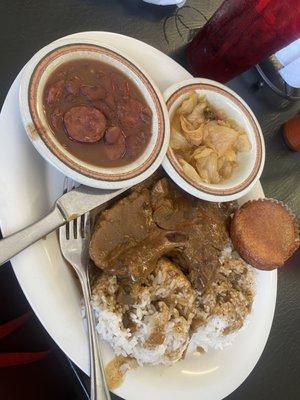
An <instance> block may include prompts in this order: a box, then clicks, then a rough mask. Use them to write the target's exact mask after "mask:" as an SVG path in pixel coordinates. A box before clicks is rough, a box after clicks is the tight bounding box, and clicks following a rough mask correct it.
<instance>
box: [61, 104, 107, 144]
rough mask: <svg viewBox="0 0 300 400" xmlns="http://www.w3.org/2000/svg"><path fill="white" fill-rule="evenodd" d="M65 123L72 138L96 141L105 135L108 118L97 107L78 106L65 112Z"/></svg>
mask: <svg viewBox="0 0 300 400" xmlns="http://www.w3.org/2000/svg"><path fill="white" fill-rule="evenodd" d="M64 124H65V128H66V131H67V134H68V136H69V137H70V139H73V140H76V141H77V142H83V143H94V142H97V141H98V140H100V139H101V138H102V137H103V135H104V132H105V128H106V118H105V116H104V115H103V113H102V112H101V111H99V110H97V108H95V107H87V106H76V107H72V108H70V109H69V110H68V111H67V112H66V113H65V115H64Z"/></svg>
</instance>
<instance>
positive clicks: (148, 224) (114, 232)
mask: <svg viewBox="0 0 300 400" xmlns="http://www.w3.org/2000/svg"><path fill="white" fill-rule="evenodd" d="M225 207H226V206H223V207H221V206H219V204H217V203H206V202H202V201H200V200H197V199H195V198H194V197H192V196H189V195H187V194H186V193H185V192H183V191H182V190H181V189H179V188H178V187H177V186H176V185H175V184H173V183H171V182H170V181H169V180H168V179H167V178H163V179H160V180H158V181H157V182H156V183H155V184H154V186H153V187H152V188H151V189H149V188H143V189H141V190H140V191H136V190H135V191H133V193H131V194H129V195H128V196H126V197H125V198H124V199H122V200H120V201H119V202H117V203H116V204H115V205H113V206H112V207H111V208H109V209H107V210H105V211H103V212H102V213H101V215H100V216H99V218H98V220H97V222H96V226H95V230H94V233H93V235H92V238H91V243H90V256H91V259H92V260H93V261H94V263H95V265H96V266H97V267H99V268H101V269H102V270H104V271H105V272H107V273H109V274H111V275H117V276H118V278H120V279H123V280H127V281H129V282H137V281H141V282H143V280H145V279H146V278H147V276H148V275H149V274H150V273H151V272H152V271H153V269H154V268H155V266H156V264H157V261H158V260H159V259H160V258H161V257H163V256H165V255H169V254H170V255H171V256H172V258H173V259H174V260H176V262H178V263H179V264H180V265H181V266H182V268H183V269H184V270H185V271H186V273H187V274H188V276H189V279H190V280H191V281H192V282H193V284H194V286H195V287H196V288H197V290H200V291H203V290H205V287H206V286H207V285H208V284H209V282H210V281H211V279H212V278H213V276H214V274H215V271H216V269H217V268H218V267H219V265H220V261H219V257H220V254H221V252H222V250H223V248H224V246H225V245H226V243H227V242H228V240H229V236H228V232H227V228H226V223H227V217H228V215H227V212H226V210H225ZM199 242H201V243H202V245H201V246H199Z"/></svg>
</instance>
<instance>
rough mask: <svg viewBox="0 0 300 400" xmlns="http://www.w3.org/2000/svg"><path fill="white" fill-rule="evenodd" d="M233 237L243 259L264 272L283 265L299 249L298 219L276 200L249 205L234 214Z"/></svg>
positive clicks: (249, 202) (250, 202) (262, 200)
mask: <svg viewBox="0 0 300 400" xmlns="http://www.w3.org/2000/svg"><path fill="white" fill-rule="evenodd" d="M230 234H231V239H232V242H233V244H234V247H235V249H236V250H237V251H238V252H239V254H240V256H241V257H242V258H243V259H244V260H245V261H246V262H248V263H249V264H251V265H252V266H253V267H255V268H258V269H263V270H272V269H275V268H279V267H281V266H283V264H284V263H285V262H286V261H287V259H288V258H290V257H291V256H292V254H293V253H294V252H295V251H296V250H297V248H298V247H299V225H298V222H297V220H296V217H295V216H294V215H293V214H292V212H291V211H290V210H289V209H288V208H287V207H286V206H285V205H284V204H283V203H281V202H279V201H277V200H274V199H259V200H252V201H248V202H247V203H245V204H244V205H243V206H242V207H241V208H239V209H238V210H237V211H236V212H235V214H234V217H233V219H232V223H231V228H230Z"/></svg>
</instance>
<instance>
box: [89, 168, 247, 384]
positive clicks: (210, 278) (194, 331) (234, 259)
mask: <svg viewBox="0 0 300 400" xmlns="http://www.w3.org/2000/svg"><path fill="white" fill-rule="evenodd" d="M235 207H236V205H235V204H234V203H223V204H219V203H209V202H205V201H202V200H199V199H197V198H195V197H192V196H190V195H189V194H187V193H185V192H183V191H182V190H181V189H180V188H178V187H177V186H175V185H174V184H173V183H172V182H171V181H170V180H169V179H167V178H165V177H158V176H157V175H156V177H151V178H150V179H149V180H148V181H147V182H143V183H142V184H140V185H138V186H136V187H135V188H133V189H132V190H131V191H130V192H129V193H127V194H126V195H125V196H124V197H123V198H122V199H119V200H117V201H115V202H114V203H113V204H111V205H110V206H109V208H107V209H105V210H101V211H100V213H99V214H98V215H97V216H96V220H95V224H94V228H93V233H92V237H91V241H90V256H91V259H92V261H93V264H95V266H94V268H93V280H92V304H93V308H94V312H95V316H96V321H97V330H98V332H99V334H100V336H101V337H102V338H103V339H104V340H105V341H107V342H108V343H109V344H110V345H111V347H112V348H113V350H114V352H115V354H116V356H122V357H124V358H122V359H121V361H120V362H119V361H118V359H117V360H115V361H113V362H112V363H111V364H110V365H109V368H108V372H107V373H108V374H109V375H110V376H117V377H120V376H121V378H122V379H123V375H124V373H125V372H126V371H127V370H129V369H131V366H130V365H131V364H130V363H131V362H132V361H131V360H136V362H137V363H138V364H139V365H144V364H152V365H153V364H165V365H170V364H173V363H174V362H176V361H178V360H180V359H182V358H183V357H185V356H186V354H188V353H191V352H197V353H200V352H203V351H207V350H208V349H209V348H214V349H221V348H223V347H225V346H227V345H229V344H231V343H232V341H233V340H234V337H235V335H236V331H237V330H238V329H240V328H241V327H242V326H243V325H244V324H245V322H246V320H247V316H248V315H249V314H250V312H251V307H252V302H253V298H254V275H253V269H252V268H251V267H250V266H249V265H247V264H246V263H245V262H244V261H243V260H242V259H241V258H240V257H239V255H238V254H237V253H236V252H235V251H234V249H233V248H232V246H231V242H230V238H229V233H228V226H229V225H228V224H229V220H230V215H231V213H232V211H233V210H234V209H235ZM127 359H128V362H127V361H126V360H127ZM120 363H121V364H120ZM122 379H120V381H122ZM109 381H110V382H111V379H110V378H109ZM112 387H116V386H115V381H113V383H112Z"/></svg>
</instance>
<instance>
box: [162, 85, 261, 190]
mask: <svg viewBox="0 0 300 400" xmlns="http://www.w3.org/2000/svg"><path fill="white" fill-rule="evenodd" d="M197 89H206V90H211V91H214V92H217V93H220V94H223V95H225V97H229V98H230V100H231V101H233V102H234V103H235V104H236V105H238V106H239V108H241V109H242V111H243V112H244V114H246V116H247V119H248V121H249V122H250V124H251V127H252V129H253V131H254V134H255V139H256V143H257V151H256V158H255V164H254V167H253V169H252V171H251V173H250V175H249V176H248V177H247V178H246V179H245V180H244V181H243V182H242V183H240V184H239V185H237V186H234V187H233V188H230V189H210V188H208V187H207V186H205V185H201V184H197V183H196V182H194V181H193V180H192V179H190V178H189V177H188V176H186V175H185V174H184V173H183V171H182V167H181V165H180V164H179V162H178V160H177V157H176V156H175V154H174V152H173V150H172V149H171V148H170V147H169V148H168V152H167V157H168V160H169V161H170V163H171V164H172V166H173V168H174V169H175V170H176V172H177V173H178V174H179V175H180V177H181V178H182V179H184V180H185V181H187V182H188V183H189V184H190V185H191V186H193V187H194V188H195V189H198V190H201V191H202V192H204V193H207V194H215V195H218V196H227V195H231V194H236V193H238V192H241V191H242V190H243V189H245V188H246V187H247V186H249V184H250V183H251V182H252V181H253V180H254V179H255V177H256V175H257V173H258V171H259V168H260V164H261V160H262V142H261V138H260V135H259V130H258V127H257V125H256V123H255V121H254V119H253V117H252V115H251V114H250V113H249V111H248V110H247V108H246V107H245V106H244V105H243V104H242V103H241V102H240V101H239V100H238V99H237V98H236V97H235V96H233V95H232V94H231V93H228V92H227V91H226V90H224V89H222V88H219V87H218V86H214V85H210V84H208V83H194V84H191V85H188V86H184V87H182V88H179V89H178V90H176V92H174V93H173V94H172V95H171V97H170V98H169V99H168V101H167V108H168V111H169V110H170V108H171V107H172V105H173V104H174V102H175V101H176V100H177V99H178V97H179V96H181V95H183V94H185V93H187V92H190V91H191V90H197ZM171 135H172V131H171Z"/></svg>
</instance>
